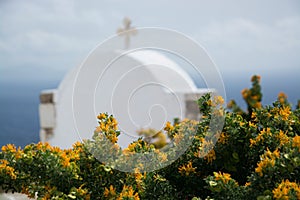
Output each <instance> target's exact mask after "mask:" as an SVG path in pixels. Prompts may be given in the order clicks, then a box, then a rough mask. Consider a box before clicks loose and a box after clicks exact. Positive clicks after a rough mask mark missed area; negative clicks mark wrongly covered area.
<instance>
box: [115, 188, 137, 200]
mask: <svg viewBox="0 0 300 200" xmlns="http://www.w3.org/2000/svg"><path fill="white" fill-rule="evenodd" d="M123 199H132V200H139V199H140V197H139V194H138V193H137V192H134V190H133V188H132V186H126V185H124V186H123V190H122V192H121V193H120V194H119V196H118V198H117V200H123Z"/></svg>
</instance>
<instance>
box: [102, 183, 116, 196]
mask: <svg viewBox="0 0 300 200" xmlns="http://www.w3.org/2000/svg"><path fill="white" fill-rule="evenodd" d="M103 195H104V197H106V198H108V199H110V198H113V197H115V196H116V189H115V188H114V186H113V185H110V186H109V188H105V189H104V193H103Z"/></svg>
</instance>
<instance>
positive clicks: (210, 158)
mask: <svg viewBox="0 0 300 200" xmlns="http://www.w3.org/2000/svg"><path fill="white" fill-rule="evenodd" d="M204 160H207V163H212V162H213V161H214V160H216V152H215V150H213V149H212V150H211V151H210V152H209V153H208V154H207V155H206V156H205V157H204Z"/></svg>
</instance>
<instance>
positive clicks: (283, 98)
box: [278, 92, 288, 104]
mask: <svg viewBox="0 0 300 200" xmlns="http://www.w3.org/2000/svg"><path fill="white" fill-rule="evenodd" d="M287 98H288V97H287V95H286V94H285V93H283V92H280V93H279V94H278V101H279V102H280V103H281V104H284V103H285V101H286V100H287Z"/></svg>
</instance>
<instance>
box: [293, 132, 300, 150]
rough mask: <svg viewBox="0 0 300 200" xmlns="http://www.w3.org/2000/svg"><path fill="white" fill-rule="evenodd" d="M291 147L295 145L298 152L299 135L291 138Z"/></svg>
mask: <svg viewBox="0 0 300 200" xmlns="http://www.w3.org/2000/svg"><path fill="white" fill-rule="evenodd" d="M293 147H297V148H298V151H299V152H300V136H299V135H296V136H295V137H294V138H293Z"/></svg>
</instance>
